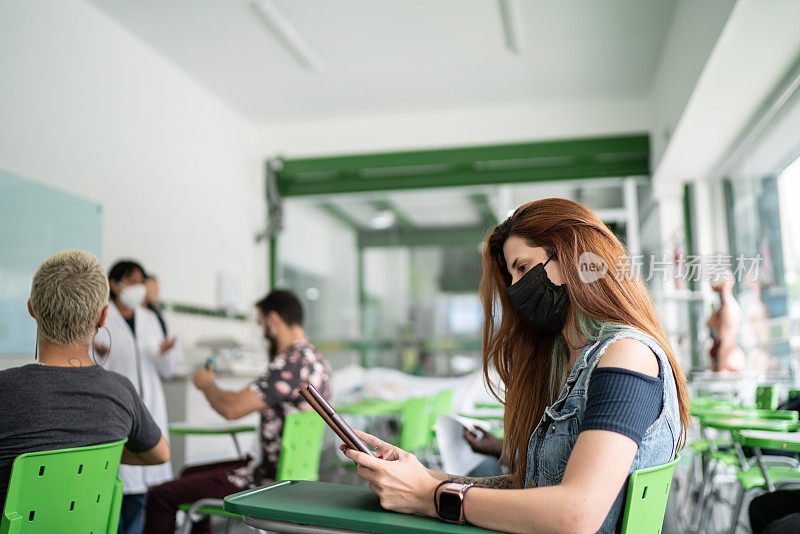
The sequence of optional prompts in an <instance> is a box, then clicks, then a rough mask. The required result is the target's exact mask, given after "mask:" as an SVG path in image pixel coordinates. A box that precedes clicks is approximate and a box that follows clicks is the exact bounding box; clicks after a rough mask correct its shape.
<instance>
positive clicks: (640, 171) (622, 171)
mask: <svg viewBox="0 0 800 534" xmlns="http://www.w3.org/2000/svg"><path fill="white" fill-rule="evenodd" d="M649 174H650V168H649V161H648V157H647V156H640V155H635V156H630V157H629V158H628V159H614V160H609V161H588V162H586V161H572V160H571V161H569V162H565V163H561V164H557V165H553V164H551V165H538V166H531V167H519V168H504V169H496V168H488V169H484V170H473V169H469V170H453V171H450V172H446V173H442V172H437V173H427V174H398V175H386V176H380V177H371V178H364V177H357V178H354V177H349V178H334V179H305V178H302V179H301V178H298V177H291V176H288V177H287V176H286V175H282V176H279V177H278V188H279V189H280V191H281V194H282V195H283V196H284V197H291V196H303V195H330V194H336V193H361V192H367V191H396V190H407V189H424V188H432V187H458V186H477V185H493V184H513V183H525V182H537V181H552V180H571V179H581V178H606V177H625V176H647V175H649Z"/></svg>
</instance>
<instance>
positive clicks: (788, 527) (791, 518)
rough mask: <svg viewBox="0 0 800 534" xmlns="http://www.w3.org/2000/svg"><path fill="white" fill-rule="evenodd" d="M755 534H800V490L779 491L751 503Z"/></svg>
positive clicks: (750, 511) (751, 516)
mask: <svg viewBox="0 0 800 534" xmlns="http://www.w3.org/2000/svg"><path fill="white" fill-rule="evenodd" d="M749 513H750V528H751V529H752V530H753V534H781V533H783V532H800V490H791V489H789V490H778V491H772V492H770V493H765V494H763V495H759V496H758V497H756V498H755V499H753V500H752V501H751V502H750V508H749Z"/></svg>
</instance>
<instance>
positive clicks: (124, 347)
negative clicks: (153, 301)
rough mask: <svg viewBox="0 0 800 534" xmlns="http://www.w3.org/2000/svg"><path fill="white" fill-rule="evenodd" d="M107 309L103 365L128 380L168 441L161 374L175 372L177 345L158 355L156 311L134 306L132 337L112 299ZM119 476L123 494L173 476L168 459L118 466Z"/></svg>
mask: <svg viewBox="0 0 800 534" xmlns="http://www.w3.org/2000/svg"><path fill="white" fill-rule="evenodd" d="M108 308H109V310H108V319H107V320H106V326H107V327H108V330H109V333H110V335H111V350H110V351H109V353H108V360H107V361H106V364H105V368H106V369H108V370H109V371H114V372H117V373H119V374H121V375H123V376H125V377H126V378H127V379H128V380H130V381H131V383H132V384H133V387H134V388H136V391H137V393H139V395H140V396H141V397H142V400H143V401H144V405H145V406H146V407H147V409H148V410H149V411H150V414H151V415H152V416H153V419H154V420H155V422H156V424H157V425H158V427H159V428H160V429H161V433H162V434H163V435H164V437H165V438H166V439H167V440H169V429H168V426H167V405H166V400H165V399H164V389H163V388H162V386H161V378H160V376H161V377H164V378H168V377H170V376H172V375H173V374H174V373H175V370H176V369H177V367H178V364H179V362H180V358H181V354H180V349H179V347H178V345H177V344H176V345H175V346H174V347H173V348H172V349H170V350H169V351H168V352H167V353H165V354H164V355H163V356H161V355H159V352H160V348H159V346H160V344H161V342H162V341H163V340H164V332H163V331H162V330H161V324H160V323H159V322H158V318H157V317H156V314H155V313H153V312H152V311H151V310H148V309H147V308H144V307H142V306H137V307H136V310H135V312H134V327H135V328H134V329H135V330H136V339H135V340H134V337H133V335H132V334H131V329H130V328H129V327H128V324H127V323H126V322H125V318H124V317H123V316H122V314H121V313H120V311H119V309H117V307H116V306H115V305H114V303H113V302H109V306H108ZM134 343H135V344H134ZM137 348H138V351H137ZM137 361H138V362H139V365H137ZM119 478H120V479H121V480H122V482H123V483H124V486H123V493H124V494H126V495H130V494H139V493H146V492H147V489H148V488H149V487H151V486H156V485H158V484H161V483H162V482H166V481H168V480H172V479H173V478H174V477H173V473H172V465H171V464H170V463H169V462H167V463H165V464H162V465H149V466H138V465H121V466H120V467H119Z"/></svg>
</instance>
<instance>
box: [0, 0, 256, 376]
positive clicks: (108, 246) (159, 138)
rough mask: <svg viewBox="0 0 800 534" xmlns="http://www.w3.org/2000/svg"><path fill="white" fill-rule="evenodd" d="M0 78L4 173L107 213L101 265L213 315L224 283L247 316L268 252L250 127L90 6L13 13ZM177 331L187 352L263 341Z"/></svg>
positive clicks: (195, 329) (8, 8)
mask: <svg viewBox="0 0 800 534" xmlns="http://www.w3.org/2000/svg"><path fill="white" fill-rule="evenodd" d="M0 72H2V75H0V167H2V168H4V169H7V170H8V171H10V172H14V173H16V174H19V175H22V176H27V177H30V178H31V179H34V180H37V181H40V182H43V183H45V184H49V185H52V186H56V187H59V188H61V189H63V190H65V191H68V192H72V193H75V194H78V195H80V196H83V197H85V198H87V199H91V200H93V201H97V202H99V203H101V204H102V206H103V213H104V215H103V240H102V244H103V258H102V260H103V261H104V262H105V263H106V264H107V265H108V264H109V263H110V262H112V261H114V260H116V259H118V258H120V257H122V256H131V257H134V258H138V259H140V260H141V261H142V262H143V263H144V265H145V267H146V268H148V269H151V270H152V271H154V272H155V273H156V274H157V275H158V276H159V278H160V280H161V283H162V293H163V297H164V298H165V299H166V300H168V301H177V302H185V303H192V304H200V305H205V306H212V305H215V304H216V277H217V273H219V272H227V273H231V274H233V275H234V276H236V277H237V278H238V280H239V282H240V285H241V294H242V304H241V307H242V309H245V310H247V311H250V309H251V304H252V302H253V301H254V300H255V298H256V296H259V294H260V293H261V292H263V291H264V289H265V286H266V283H265V263H266V246H265V245H264V244H259V245H257V244H256V243H255V240H254V234H255V233H256V232H257V231H259V230H261V229H262V228H263V226H264V208H263V194H262V191H263V186H262V170H261V161H262V160H261V158H260V157H259V152H258V151H257V150H256V147H255V145H254V139H255V137H254V134H255V131H254V129H253V128H252V127H251V126H250V125H249V123H248V122H247V120H246V119H245V118H243V117H241V116H239V115H238V114H237V113H236V112H234V111H233V110H232V109H231V108H230V107H229V106H227V105H226V104H224V103H223V102H222V101H221V100H219V99H218V98H217V97H216V96H214V95H213V94H211V93H210V92H209V91H208V90H207V89H205V88H204V87H202V86H201V85H199V84H198V83H197V82H195V81H194V80H193V79H191V78H190V77H188V76H187V75H186V74H184V72H182V71H181V70H179V69H178V68H177V67H175V66H174V65H173V64H171V63H169V62H168V61H166V60H165V59H164V58H163V57H161V56H160V55H159V54H157V53H156V52H155V51H153V50H152V49H151V48H149V47H148V46H147V45H145V44H144V43H143V42H141V41H140V40H139V39H138V38H136V37H135V36H134V35H133V34H131V33H130V32H128V31H127V30H126V29H124V28H123V27H121V26H120V25H119V24H117V23H116V22H115V21H114V20H113V19H111V18H110V17H108V16H107V15H105V14H104V13H103V12H101V11H100V10H99V9H97V8H96V7H95V6H94V5H92V4H90V3H89V2H87V1H85V0H39V1H37V2H22V1H17V2H8V3H5V4H4V6H3V14H2V17H0ZM174 320H175V322H176V323H180V328H179V329H178V328H175V330H179V333H180V334H181V335H182V336H183V340H184V342H187V343H188V342H191V341H192V340H193V338H195V337H197V336H200V335H217V334H223V333H228V334H230V333H231V332H233V333H234V334H235V335H236V336H241V337H247V336H251V335H252V333H253V332H254V330H253V329H252V328H251V327H250V326H249V324H244V323H234V322H231V321H216V322H215V321H211V323H212V324H211V325H209V324H208V323H209V321H208V320H205V321H201V322H197V321H193V320H192V318H191V317H175V318H174ZM0 365H2V362H0Z"/></svg>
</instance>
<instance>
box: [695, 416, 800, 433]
mask: <svg viewBox="0 0 800 534" xmlns="http://www.w3.org/2000/svg"><path fill="white" fill-rule="evenodd" d="M700 424H701V425H702V426H705V427H708V428H716V429H717V430H729V431H731V432H733V431H735V430H774V431H783V432H788V431H791V430H795V429H796V428H797V427H798V423H796V422H793V421H782V420H779V419H753V418H750V417H701V418H700Z"/></svg>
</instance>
